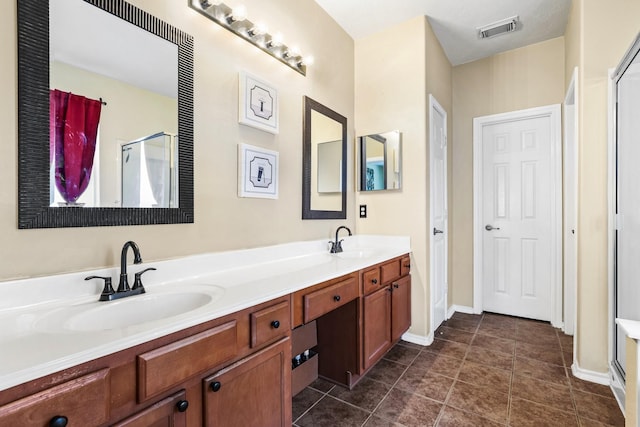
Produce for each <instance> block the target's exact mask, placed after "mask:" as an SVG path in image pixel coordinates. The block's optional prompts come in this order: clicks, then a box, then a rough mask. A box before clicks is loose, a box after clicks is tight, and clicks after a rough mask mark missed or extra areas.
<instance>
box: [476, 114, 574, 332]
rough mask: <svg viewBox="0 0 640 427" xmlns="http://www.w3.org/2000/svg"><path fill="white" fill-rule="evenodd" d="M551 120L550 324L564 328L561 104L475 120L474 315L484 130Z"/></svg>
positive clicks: (479, 268) (479, 271)
mask: <svg viewBox="0 0 640 427" xmlns="http://www.w3.org/2000/svg"><path fill="white" fill-rule="evenodd" d="M538 117H549V118H550V119H551V120H550V133H551V142H550V149H551V153H550V159H551V171H552V172H551V173H552V177H551V182H552V184H553V185H552V188H551V192H552V194H551V195H550V201H551V238H550V242H551V289H552V291H551V304H552V309H551V324H552V325H553V326H554V327H556V328H559V327H562V301H563V298H562V133H561V132H562V125H561V106H560V104H554V105H547V106H543V107H535V108H529V109H525V110H518V111H511V112H508V113H500V114H492V115H489V116H482V117H476V118H474V119H473V311H474V312H475V313H478V314H479V313H482V311H483V302H482V295H483V293H482V291H483V283H482V230H484V228H483V225H482V222H481V221H482V211H481V208H482V206H481V203H480V202H481V200H482V188H483V187H482V184H483V183H482V172H483V164H482V130H483V128H484V127H485V126H490V125H495V124H500V123H507V122H512V121H517V120H523V119H533V118H538Z"/></svg>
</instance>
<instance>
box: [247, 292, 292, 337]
mask: <svg viewBox="0 0 640 427" xmlns="http://www.w3.org/2000/svg"><path fill="white" fill-rule="evenodd" d="M250 320H251V347H258V346H261V345H262V344H265V343H268V342H271V341H275V340H277V339H278V338H282V337H284V336H285V335H286V334H287V332H288V331H289V330H290V329H291V310H290V308H289V302H288V301H283V302H281V303H279V304H275V305H272V306H270V307H267V308H264V309H262V310H259V311H255V312H253V313H251V315H250Z"/></svg>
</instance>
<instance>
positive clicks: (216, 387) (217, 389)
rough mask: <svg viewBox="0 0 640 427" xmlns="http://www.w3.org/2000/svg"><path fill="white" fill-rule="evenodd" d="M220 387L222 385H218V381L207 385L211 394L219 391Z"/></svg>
mask: <svg viewBox="0 0 640 427" xmlns="http://www.w3.org/2000/svg"><path fill="white" fill-rule="evenodd" d="M220 387H222V384H220V381H214V382H212V383H211V385H209V388H210V389H211V391H213V392H218V391H220Z"/></svg>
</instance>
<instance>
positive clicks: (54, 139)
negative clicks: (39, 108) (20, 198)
mask: <svg viewBox="0 0 640 427" xmlns="http://www.w3.org/2000/svg"><path fill="white" fill-rule="evenodd" d="M50 101H51V106H50V114H51V117H50V122H51V123H50V128H51V130H52V132H51V141H50V145H51V148H53V150H52V151H53V153H54V158H53V161H54V162H55V181H56V188H57V189H58V191H60V194H61V195H62V197H63V198H64V200H65V201H66V202H67V203H75V202H76V200H78V198H79V197H80V196H81V195H82V193H83V192H84V190H86V189H87V186H88V185H89V180H90V178H91V170H92V169H93V157H94V154H95V151H96V137H97V135H98V123H99V121H100V111H101V109H102V103H101V102H100V101H97V100H93V99H88V98H85V97H84V96H79V95H74V94H72V93H69V92H62V91H60V90H58V89H54V90H51V93H50Z"/></svg>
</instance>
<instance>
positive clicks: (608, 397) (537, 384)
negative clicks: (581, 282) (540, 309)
mask: <svg viewBox="0 0 640 427" xmlns="http://www.w3.org/2000/svg"><path fill="white" fill-rule="evenodd" d="M572 358H573V356H572V337H570V336H567V335H564V334H563V333H562V332H561V331H559V330H556V329H554V328H553V327H551V325H549V324H548V323H543V322H537V321H532V320H526V319H520V318H514V317H509V316H502V315H496V314H490V313H485V314H483V315H469V314H462V313H456V314H455V315H454V316H453V317H452V318H451V319H449V320H448V321H447V322H445V323H444V324H443V325H442V326H441V327H440V328H439V329H438V331H436V339H435V340H434V343H433V344H432V345H431V346H429V347H422V346H418V345H415V344H411V343H407V342H400V343H399V344H398V345H396V346H395V347H393V348H392V349H391V350H390V351H389V352H388V353H387V354H386V356H385V357H384V359H383V360H381V361H380V362H378V364H377V365H376V366H375V367H374V368H373V369H372V370H371V371H370V372H369V373H368V374H367V375H366V376H365V378H363V379H362V381H361V382H360V383H359V384H358V385H357V386H356V387H355V388H354V389H353V390H351V391H349V390H347V389H345V388H343V387H340V386H334V385H333V384H331V383H328V382H326V381H323V380H317V381H316V382H314V383H313V384H312V385H311V386H310V387H307V388H306V389H305V390H303V391H302V392H301V393H300V394H298V395H297V396H295V397H294V398H293V420H294V425H295V426H299V427H306V426H331V427H335V426H432V425H438V426H456V427H464V426H470V427H480V426H505V425H509V426H536V427H538V426H554V427H555V426H585V427H587V426H588V427H592V426H593V427H595V426H624V418H623V416H622V413H621V412H620V409H619V408H618V404H617V402H616V401H615V399H614V397H613V394H612V393H611V391H610V389H609V387H606V386H602V385H598V384H593V383H590V382H585V381H581V380H579V379H577V378H574V377H573V376H572V375H571V368H570V366H571V363H572Z"/></svg>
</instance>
